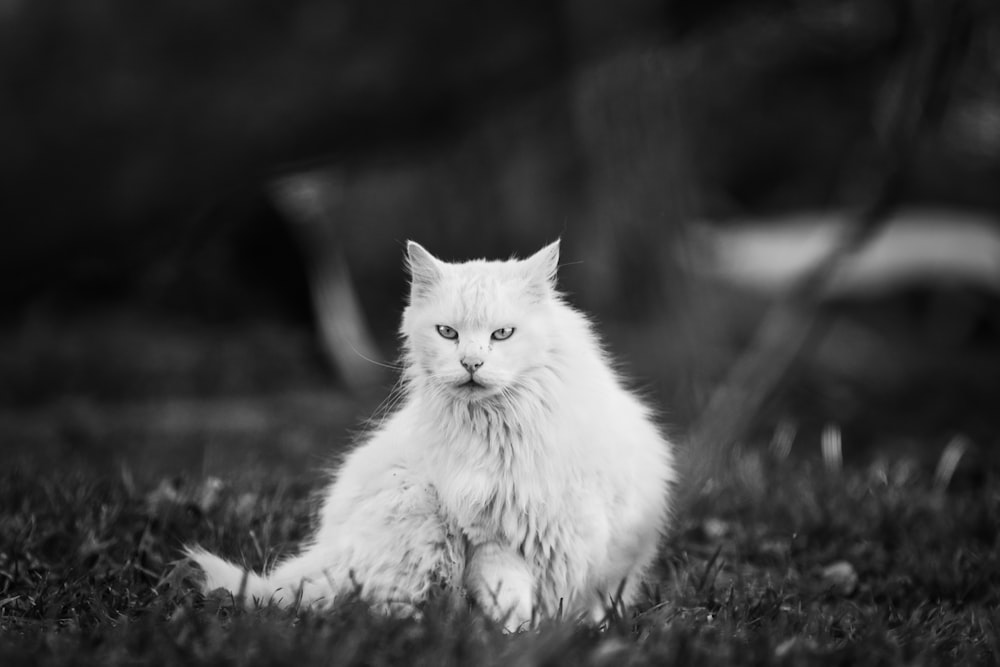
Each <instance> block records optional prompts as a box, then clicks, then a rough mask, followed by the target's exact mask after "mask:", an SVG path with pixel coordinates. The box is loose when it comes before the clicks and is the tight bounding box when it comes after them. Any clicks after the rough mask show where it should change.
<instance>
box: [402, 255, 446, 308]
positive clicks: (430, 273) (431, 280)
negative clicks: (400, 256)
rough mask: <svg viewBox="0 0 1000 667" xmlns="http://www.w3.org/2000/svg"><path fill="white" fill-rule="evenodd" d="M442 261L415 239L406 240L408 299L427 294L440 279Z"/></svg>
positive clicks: (411, 299)
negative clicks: (408, 280) (408, 278)
mask: <svg viewBox="0 0 1000 667" xmlns="http://www.w3.org/2000/svg"><path fill="white" fill-rule="evenodd" d="M443 265H444V262H442V261H441V260H439V259H438V258H437V257H435V256H434V255H432V254H430V253H429V252H427V250H425V249H424V247H423V246H422V245H420V244H419V243H417V242H416V241H407V242H406V269H407V270H408V271H409V272H410V277H411V280H410V301H413V300H414V299H417V298H419V297H421V296H424V295H425V294H427V293H428V292H429V291H430V290H431V289H432V288H433V287H434V285H436V284H437V283H438V281H439V280H440V279H441V275H442V273H443V270H442V267H443Z"/></svg>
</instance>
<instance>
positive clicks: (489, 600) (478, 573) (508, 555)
mask: <svg viewBox="0 0 1000 667" xmlns="http://www.w3.org/2000/svg"><path fill="white" fill-rule="evenodd" d="M465 587H466V590H467V591H468V592H469V594H470V595H471V596H472V598H473V600H475V602H476V604H478V605H479V607H480V608H481V609H482V610H483V611H484V612H486V613H487V614H488V615H489V616H491V617H492V618H493V619H495V620H496V621H497V622H498V623H500V624H502V625H503V628H504V630H506V631H507V632H519V631H521V630H527V629H529V628H531V626H532V622H533V616H534V614H533V611H534V600H535V595H534V591H535V584H534V578H533V577H532V576H531V572H530V570H529V568H528V564H527V563H525V562H524V559H523V558H521V557H520V556H519V555H517V554H516V553H512V552H510V551H508V550H506V549H504V548H502V547H500V546H499V545H498V544H495V543H487V544H483V545H480V546H478V547H476V548H475V549H474V550H473V555H472V557H471V559H470V561H469V564H468V566H467V569H466V572H465Z"/></svg>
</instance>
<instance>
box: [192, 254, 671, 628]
mask: <svg viewBox="0 0 1000 667" xmlns="http://www.w3.org/2000/svg"><path fill="white" fill-rule="evenodd" d="M407 255H408V257H407V259H408V264H409V269H410V273H411V275H412V285H411V292H410V302H409V305H408V307H407V308H406V310H405V311H404V313H403V322H402V328H401V333H402V337H403V341H404V363H405V372H404V377H403V384H402V386H403V397H402V398H403V400H402V406H401V407H400V408H399V409H398V410H397V411H396V412H395V413H393V414H391V415H390V416H389V417H387V418H386V419H385V421H384V422H383V423H382V424H381V425H380V426H379V427H378V428H377V429H375V431H374V432H373V433H371V434H370V435H369V436H368V437H367V438H366V439H365V441H364V442H363V443H362V444H361V445H360V446H358V447H357V448H356V449H355V450H353V452H351V453H350V454H349V455H348V456H347V458H346V460H345V461H344V463H343V465H342V466H341V467H340V469H339V471H338V473H337V476H336V479H335V481H334V482H333V483H332V484H331V485H330V487H329V489H327V491H326V494H325V497H324V500H323V502H322V507H321V510H320V514H319V526H318V528H317V530H316V533H315V535H314V536H313V537H312V539H311V540H310V541H309V542H308V543H307V544H306V545H305V546H304V548H303V549H302V552H301V553H300V554H299V555H298V556H295V557H292V558H290V559H288V560H286V561H284V562H282V563H280V564H278V565H277V566H276V567H275V568H274V569H273V570H271V571H270V572H269V573H267V574H266V575H265V576H260V575H256V574H252V573H250V574H248V573H246V572H245V571H244V570H243V569H242V568H240V567H239V566H237V565H234V564H232V563H229V562H227V561H224V560H222V559H220V558H219V557H217V556H214V555H212V554H209V553H207V552H205V551H203V550H200V549H191V550H189V551H188V553H189V555H190V557H191V558H193V559H194V560H195V561H196V562H197V564H198V565H199V566H200V567H201V569H202V570H203V571H204V575H205V578H204V589H205V590H206V591H210V590H214V589H216V588H220V587H221V588H226V589H229V590H230V591H233V592H234V593H237V592H240V591H242V592H243V593H244V594H245V596H246V599H247V600H248V601H250V600H254V599H255V600H258V601H261V602H268V601H270V602H274V603H277V604H280V605H288V604H293V603H296V602H301V603H304V604H309V605H314V606H324V605H330V604H332V603H334V602H335V601H336V599H337V598H338V596H341V595H343V594H344V593H346V592H348V591H355V590H358V587H360V591H361V596H362V598H364V599H366V600H368V601H370V602H372V603H374V604H376V605H379V606H381V607H382V608H383V609H385V610H386V611H389V612H393V611H400V610H404V609H406V608H407V607H409V606H410V605H414V604H419V603H420V602H422V601H424V600H425V599H427V598H428V596H429V595H431V594H432V592H433V591H434V590H435V589H441V588H443V589H450V590H454V591H458V590H461V589H463V588H464V590H465V591H466V592H467V593H468V594H470V595H471V596H472V598H473V599H474V600H475V601H476V602H477V603H478V604H479V605H481V606H482V607H483V608H484V609H485V610H486V611H487V612H488V613H490V614H491V615H493V616H494V617H495V618H497V619H498V620H501V621H502V622H504V624H505V627H507V628H508V629H515V628H519V627H522V626H525V625H526V624H529V623H530V622H531V621H532V620H533V619H537V618H539V617H543V616H544V617H552V616H555V615H557V614H559V613H563V614H565V615H567V616H569V617H578V616H583V615H588V616H589V617H590V618H591V619H593V620H595V621H600V620H601V619H602V618H603V617H604V615H605V613H606V610H607V609H608V608H609V605H611V604H612V603H614V604H619V603H620V604H623V605H627V604H629V603H631V602H632V601H633V600H634V598H635V595H636V593H637V592H638V588H639V586H640V581H641V578H642V576H643V574H644V572H645V570H646V569H647V568H648V566H649V565H650V564H651V562H652V561H653V559H654V558H655V555H656V553H657V547H658V542H659V539H660V536H661V533H662V531H663V530H664V529H665V527H666V524H667V521H668V518H669V517H668V514H669V507H670V498H671V489H672V486H673V483H674V478H675V470H674V462H673V461H674V458H673V452H672V447H671V445H670V443H669V442H667V441H666V440H665V439H664V438H663V437H662V436H661V435H660V433H659V431H658V429H657V427H656V425H655V424H654V423H653V420H652V419H651V418H650V411H649V410H648V409H647V408H646V407H645V406H644V405H643V404H642V403H641V402H640V401H639V400H638V399H637V398H636V397H635V396H634V395H633V394H632V393H630V392H629V391H628V390H627V389H625V388H624V387H623V386H622V384H621V381H620V380H619V378H618V377H617V375H616V374H615V372H614V371H613V370H612V369H611V367H610V365H609V362H608V359H607V358H606V356H605V355H604V353H603V351H602V350H601V347H600V344H599V342H598V340H597V337H596V335H595V334H594V332H593V330H592V328H591V325H590V323H589V322H588V321H587V319H586V318H585V317H584V316H583V315H582V314H580V313H579V312H577V311H576V310H574V309H573V308H571V307H570V306H569V305H567V304H566V303H565V301H564V300H563V298H562V296H561V295H560V294H559V293H558V292H557V291H556V288H555V274H556V267H557V263H558V259H559V243H558V242H556V243H553V244H551V245H549V246H547V247H546V248H544V249H542V250H541V251H539V252H538V253H536V254H535V255H533V256H532V257H530V258H528V259H526V260H520V261H519V260H509V261H485V260H474V261H470V262H465V263H461V264H452V263H446V262H442V261H440V260H438V259H436V258H435V257H433V256H432V255H431V254H430V253H428V252H427V251H426V250H425V249H424V248H423V247H421V246H420V245H418V244H417V243H413V242H410V243H409V245H408V252H407ZM619 595H620V598H619V597H618V596H619Z"/></svg>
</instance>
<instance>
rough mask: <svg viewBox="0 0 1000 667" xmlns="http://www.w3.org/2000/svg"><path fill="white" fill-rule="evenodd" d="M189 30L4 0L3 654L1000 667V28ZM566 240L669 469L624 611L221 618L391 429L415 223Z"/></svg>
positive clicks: (867, 17)
mask: <svg viewBox="0 0 1000 667" xmlns="http://www.w3.org/2000/svg"><path fill="white" fill-rule="evenodd" d="M203 4H204V3H199V2H194V1H193V0H192V1H190V2H188V1H186V0H185V1H181V2H175V3H171V4H170V5H169V6H167V5H164V6H163V7H158V8H155V7H149V8H148V12H133V11H131V10H129V9H128V8H127V7H125V6H124V5H122V3H116V2H113V1H110V0H108V1H98V2H96V3H93V2H92V3H90V5H88V8H87V9H79V8H76V9H73V8H70V7H68V6H67V7H58V6H52V5H47V4H42V3H29V2H17V1H14V2H6V3H4V2H0V56H2V57H0V146H3V149H2V150H0V183H2V185H0V190H2V196H0V220H2V221H3V222H2V224H3V232H4V233H3V238H2V241H0V299H2V308H0V665H16V664H67V665H68V664H94V665H112V666H113V665H126V664H128V665H131V664H139V663H143V664H147V663H151V664H175V665H190V664H209V663H211V664H220V663H222V664H282V665H287V664H338V665H340V664H356V665H385V664H428V665H439V664H455V665H464V664H476V665H478V664H497V665H507V664H518V665H520V664H524V665H534V664H539V665H541V664H551V665H558V664H565V665H578V664H593V665H624V664H698V665H716V664H718V665H723V664H727V665H728V664H755V665H757V664H847V665H882V664H889V665H897V664H942V665H945V664H946V665H952V664H996V663H998V662H1000V188H998V187H997V186H996V184H997V183H1000V84H998V83H997V82H998V81H1000V60H998V58H997V49H996V45H997V43H1000V41H998V37H1000V11H998V9H997V7H994V4H993V3H991V2H948V1H945V0H901V1H900V2H896V3H884V4H877V3H869V2H864V1H863V0H845V1H828V0H807V1H804V2H795V3H789V2H774V1H771V0H751V1H750V2H742V3H730V2H720V3H711V4H710V5H709V4H704V3H698V2H693V1H689V0H671V1H669V2H649V1H646V0H639V1H637V2H630V3H627V4H626V5H623V6H620V7H615V8H612V7H611V6H610V5H608V6H605V5H606V3H601V2H591V1H589V0H582V1H580V2H568V3H565V2H525V3H520V2H506V3H486V4H484V5H482V6H480V7H479V9H477V10H475V11H474V10H472V9H470V8H469V7H466V6H465V4H464V3H459V2H452V1H451V0H431V1H430V2H426V3H420V4H419V5H414V4H412V3H404V2H392V1H385V2H382V1H379V2H374V3H373V2H353V1H351V0H345V1H343V2H333V3H327V2H319V1H313V0H294V1H292V2H286V3H284V4H283V5H281V7H279V6H277V5H275V6H274V7H265V6H263V5H259V6H254V7H250V6H248V5H247V4H246V3H241V2H220V3H215V4H213V5H212V6H211V7H208V6H203ZM556 237H561V238H562V257H561V264H562V266H561V268H560V275H559V284H560V286H561V288H562V289H563V290H564V291H565V292H566V293H567V298H568V299H569V301H570V302H571V303H573V304H574V305H576V306H578V307H580V308H581V309H583V310H585V311H587V312H588V313H590V314H591V315H592V316H593V318H594V320H595V322H596V323H597V328H598V330H599V331H600V333H601V336H602V338H603V339H604V341H605V342H606V345H607V348H608V350H609V352H610V354H611V356H612V357H613V358H614V360H615V363H616V365H617V366H618V368H620V369H621V372H622V374H623V376H624V377H626V378H627V381H628V384H629V386H631V387H633V388H634V389H635V390H636V391H638V392H640V393H641V394H643V395H644V396H645V397H646V399H647V400H648V402H649V403H650V405H651V406H653V408H654V409H655V410H656V412H657V414H658V419H659V421H660V423H661V424H662V425H663V428H664V430H665V432H666V433H668V434H670V436H671V439H672V440H674V441H675V443H676V446H677V448H678V454H679V459H680V462H681V467H682V483H681V486H680V488H679V489H677V503H676V512H675V516H674V519H673V522H672V525H671V526H669V528H668V530H667V533H666V538H665V540H664V542H663V548H662V553H661V556H660V558H659V561H658V564H657V567H656V569H655V571H654V572H653V573H652V574H651V577H650V579H649V581H648V582H647V589H646V590H647V594H646V595H645V597H644V599H643V600H642V601H641V603H640V604H639V605H637V606H636V607H635V608H633V609H628V610H618V609H610V608H609V615H608V619H607V622H606V623H605V625H604V627H602V628H595V627H589V626H585V625H577V624H574V623H571V622H568V621H564V620H548V621H545V622H543V623H541V624H540V626H539V627H538V629H537V630H532V631H529V632H524V633H521V634H517V635H507V634H504V633H503V632H502V631H501V629H500V628H499V627H497V625H496V624H495V623H493V622H491V621H490V620H489V619H487V618H485V617H484V616H482V615H481V614H480V613H479V612H478V611H477V610H475V609H472V608H470V607H469V605H468V603H467V602H466V601H465V600H463V599H450V598H448V599H445V598H442V599H437V600H434V601H432V602H431V603H430V604H428V605H427V606H426V608H424V609H422V610H421V613H420V614H419V615H418V616H416V617H413V618H405V619H393V618H384V617H380V616H377V615H374V614H372V613H371V612H370V611H369V610H368V609H367V608H366V607H365V606H364V605H363V604H361V603H360V602H358V601H356V600H349V601H345V602H344V603H343V604H342V605H339V606H338V608H337V609H335V610H334V611H332V612H330V613H324V614H318V613H314V612H311V611H309V610H305V609H296V610H286V611H282V610H278V609H273V608H261V609H256V610H245V609H243V608H241V607H239V606H238V605H234V601H233V600H232V599H230V598H227V597H225V596H219V595H209V596H207V597H206V596H203V595H202V594H201V593H200V592H198V589H197V587H196V586H195V584H194V577H195V575H196V573H193V572H192V571H191V570H190V569H189V568H188V567H187V565H186V563H185V562H184V561H183V560H182V559H181V549H182V547H183V546H184V545H186V544H193V543H198V544H201V545H203V546H205V547H206V548H209V549H210V550H213V551H216V552H219V553H221V554H223V555H225V556H228V557H230V558H232V559H234V560H237V561H241V562H244V563H246V564H247V565H248V566H249V567H251V568H256V569H260V568H264V567H266V566H267V565H268V564H271V563H274V562H275V560H277V559H279V558H281V557H282V556H283V555H287V554H289V553H292V552H293V551H294V549H295V548H296V545H297V544H298V543H299V541H300V540H302V539H303V537H305V536H306V535H308V533H309V529H310V522H311V520H312V515H311V513H312V511H313V509H314V502H313V501H314V497H315V494H317V493H318V492H320V491H321V490H322V488H323V485H324V484H325V483H326V481H327V480H328V479H329V473H330V471H331V470H335V468H336V463H337V460H338V457H339V456H340V455H341V454H342V453H343V452H344V451H345V450H346V449H347V448H349V447H351V446H352V445H353V444H354V443H355V442H357V440H358V439H359V438H363V437H364V433H365V431H366V429H367V428H368V420H369V419H371V418H372V417H373V416H377V415H378V414H379V410H382V409H384V408H385V407H386V403H385V402H386V400H387V397H388V396H389V394H390V391H391V389H392V387H393V385H394V383H395V381H396V378H397V373H396V370H395V369H394V364H395V360H396V354H397V346H398V338H397V336H396V333H395V331H396V327H397V325H398V318H399V314H400V312H401V309H402V307H403V304H404V303H405V298H406V287H407V285H406V276H405V274H404V272H403V268H402V253H403V248H404V246H405V241H406V240H407V239H414V240H417V241H419V242H420V243H422V244H423V245H425V246H426V247H427V248H428V249H429V250H431V251H432V252H434V253H435V254H438V255H439V256H440V257H442V258H444V259H448V260H461V259H468V258H473V257H482V256H487V257H494V258H506V257H509V256H511V255H512V254H513V255H518V256H522V257H523V256H526V255H528V254H530V253H531V252H533V251H534V250H537V249H538V248H540V247H541V246H542V245H543V244H545V243H547V242H550V241H552V240H553V239H555V238H556ZM361 583H362V584H363V582H361Z"/></svg>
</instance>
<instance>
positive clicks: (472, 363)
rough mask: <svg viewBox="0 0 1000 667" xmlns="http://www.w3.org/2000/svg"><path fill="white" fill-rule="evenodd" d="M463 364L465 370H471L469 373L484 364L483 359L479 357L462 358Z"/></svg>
mask: <svg viewBox="0 0 1000 667" xmlns="http://www.w3.org/2000/svg"><path fill="white" fill-rule="evenodd" d="M462 365H463V366H465V370H467V371H469V373H475V372H476V371H478V370H479V367H480V366H482V365H483V360H482V359H480V358H479V357H465V358H464V359H462Z"/></svg>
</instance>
